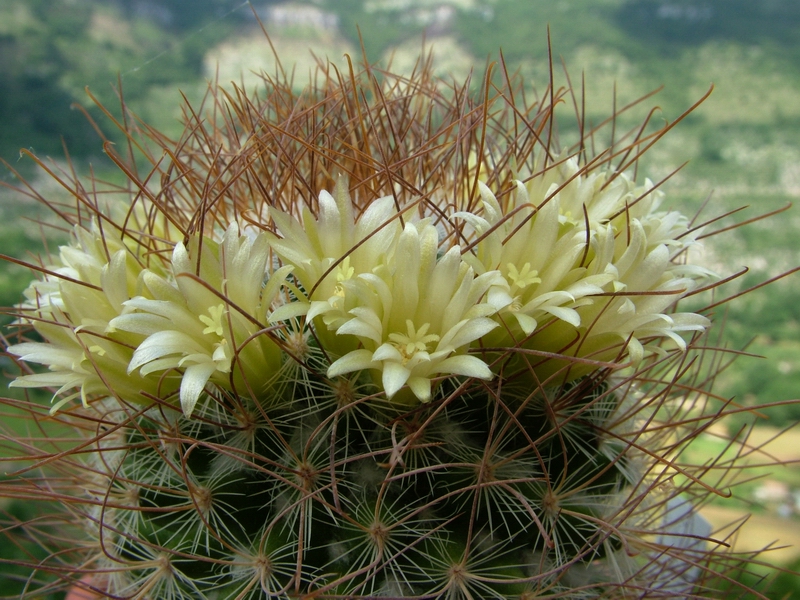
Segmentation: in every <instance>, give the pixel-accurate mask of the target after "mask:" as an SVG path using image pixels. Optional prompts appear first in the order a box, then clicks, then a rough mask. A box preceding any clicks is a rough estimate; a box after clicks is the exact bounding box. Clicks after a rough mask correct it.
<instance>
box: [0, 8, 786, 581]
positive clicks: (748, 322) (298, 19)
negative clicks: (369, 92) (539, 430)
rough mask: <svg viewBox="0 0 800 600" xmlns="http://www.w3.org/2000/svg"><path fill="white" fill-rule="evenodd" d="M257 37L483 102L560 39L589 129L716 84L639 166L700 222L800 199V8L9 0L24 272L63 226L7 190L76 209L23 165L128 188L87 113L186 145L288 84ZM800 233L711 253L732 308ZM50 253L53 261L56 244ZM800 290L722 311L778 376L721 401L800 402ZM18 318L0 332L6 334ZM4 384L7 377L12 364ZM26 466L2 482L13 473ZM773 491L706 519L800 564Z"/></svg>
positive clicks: (3, 79) (722, 243)
mask: <svg viewBox="0 0 800 600" xmlns="http://www.w3.org/2000/svg"><path fill="white" fill-rule="evenodd" d="M256 17H257V18H256ZM259 21H260V22H261V23H263V25H264V26H265V27H266V30H267V31H268V32H269V35H270V38H271V40H272V43H273V45H274V47H275V49H276V51H277V53H278V55H279V56H280V58H281V61H282V63H283V67H284V69H286V70H287V71H289V70H290V69H294V70H295V80H296V81H297V83H298V86H300V87H302V84H303V82H304V81H306V80H307V74H308V73H309V70H310V69H311V68H312V66H313V65H314V63H315V60H316V59H315V57H318V58H321V59H323V60H325V59H327V60H330V61H331V62H333V63H335V64H337V65H339V66H343V65H346V60H345V58H344V57H345V54H349V55H350V56H352V57H353V59H354V61H358V60H360V58H361V52H362V50H361V45H362V44H363V49H364V51H365V52H366V56H367V57H368V58H369V60H370V61H371V62H376V61H379V62H380V63H381V64H382V65H384V66H386V65H388V64H391V65H392V69H393V70H395V71H400V72H403V71H404V70H406V71H409V72H410V70H411V69H412V68H413V66H414V63H415V61H416V59H417V57H418V56H419V53H420V50H421V49H422V48H423V45H424V47H425V48H426V49H432V51H433V56H434V67H435V70H436V73H437V74H438V75H439V76H441V77H444V78H446V79H450V78H454V79H455V80H456V81H463V80H464V79H465V78H466V77H467V76H468V75H469V74H470V73H472V74H473V78H474V81H475V82H476V86H477V85H479V83H480V81H481V76H482V74H483V72H484V70H485V68H486V65H487V61H489V60H497V59H498V58H499V53H498V51H499V49H502V52H503V55H504V57H505V60H506V62H507V65H508V67H509V69H510V70H512V71H514V70H518V71H519V72H520V73H521V74H522V75H523V77H524V78H525V80H526V81H527V82H528V84H529V85H530V87H531V89H533V88H534V87H538V89H540V90H542V89H544V87H545V86H546V84H547V78H548V58H547V27H548V26H549V27H550V32H551V37H552V47H553V53H554V56H555V63H556V68H557V69H558V70H559V71H561V67H560V57H563V60H564V62H565V64H566V65H567V68H568V69H569V73H570V76H571V78H572V81H573V83H576V82H580V81H581V74H583V76H584V78H585V89H586V108H587V117H588V119H589V120H591V121H593V122H595V123H597V122H600V121H601V120H602V119H604V118H605V117H606V116H608V115H609V114H610V113H611V111H612V108H613V106H614V102H615V101H616V106H617V107H620V106H623V105H625V104H627V103H629V102H631V101H633V100H635V99H636V98H638V97H640V96H642V95H644V94H646V93H648V92H650V91H652V90H655V89H656V88H658V87H659V86H661V85H663V86H664V89H663V91H661V92H660V93H659V94H658V95H656V96H655V97H654V98H652V99H651V100H649V101H648V102H646V103H644V104H643V105H642V107H641V110H639V109H637V110H635V111H633V112H632V114H631V116H630V117H624V118H625V119H630V123H635V122H636V120H637V119H638V120H641V119H642V118H643V117H644V116H645V115H646V114H647V111H648V110H649V109H650V107H652V106H653V105H656V104H657V105H658V106H659V107H660V110H659V111H658V112H657V113H656V114H655V118H656V119H657V120H659V121H662V122H663V121H664V120H667V121H672V120H674V119H675V118H676V117H678V116H679V115H680V114H681V113H682V112H683V111H684V110H686V109H687V108H688V107H689V106H691V105H692V104H693V103H694V102H695V101H697V100H698V99H699V98H700V97H701V96H702V95H703V94H704V93H705V92H706V91H707V90H708V89H709V87H710V86H711V84H712V83H713V85H714V87H715V89H714V92H713V94H712V95H711V97H710V98H709V99H708V100H707V101H706V102H705V103H703V105H702V106H701V107H700V108H698V109H697V110H696V111H694V112H693V113H692V114H691V115H689V117H687V118H686V119H684V121H683V122H682V123H680V124H679V125H678V126H677V127H676V128H675V129H674V130H673V131H672V132H671V133H670V134H669V135H668V136H667V137H666V138H665V139H664V140H662V141H661V142H660V143H659V144H658V145H657V146H655V147H654V148H653V149H652V150H650V151H649V152H648V153H647V155H646V156H645V159H644V160H643V162H642V164H641V166H640V170H639V176H640V178H641V177H642V176H643V175H646V176H649V177H651V178H652V179H654V180H657V179H661V178H662V177H664V176H666V175H667V174H668V173H670V172H671V171H673V170H674V169H676V168H677V167H679V166H680V165H682V164H683V163H684V162H685V161H686V160H689V163H688V164H687V165H686V166H685V167H684V168H683V169H682V170H680V171H679V172H678V174H677V175H675V176H674V177H672V179H671V180H670V181H669V182H668V183H667V185H666V187H665V188H664V189H665V191H666V193H667V204H668V206H670V207H675V208H680V209H681V210H684V211H686V212H689V213H691V214H694V212H695V211H697V210H698V209H699V208H700V207H701V206H702V205H703V204H704V203H705V202H707V206H706V208H705V212H704V213H703V215H704V217H705V218H711V217H713V216H717V215H720V214H723V213H726V212H728V211H730V210H733V209H735V208H739V207H742V206H746V207H748V208H746V209H745V210H743V211H741V212H738V213H736V215H735V216H733V217H731V218H728V219H726V220H724V221H722V222H721V224H719V225H716V226H715V228H720V227H725V226H728V225H733V224H734V223H737V222H741V221H745V220H747V219H749V218H753V217H755V216H757V215H758V214H762V213H766V212H770V211H773V210H777V209H779V208H781V207H784V206H787V205H789V204H791V203H792V202H793V201H795V199H796V198H797V197H798V196H800V3H799V2H797V0H758V1H753V0H484V1H479V0H307V1H305V2H280V1H275V0H273V1H268V0H252V1H251V2H241V1H240V0H0V157H2V159H3V160H4V161H5V162H6V163H7V167H5V168H1V167H0V183H3V184H6V187H5V188H0V252H2V253H4V254H7V255H11V256H15V257H22V258H24V257H26V256H30V255H31V253H33V254H34V255H35V254H37V253H42V252H43V251H44V249H45V248H44V245H43V240H42V232H41V227H40V226H39V225H38V224H37V222H36V221H37V219H44V220H47V219H48V218H49V217H48V216H47V214H46V211H44V210H43V208H42V207H41V206H40V205H39V204H38V203H36V202H34V201H33V200H30V199H29V198H25V197H24V196H21V195H20V194H18V193H16V192H13V191H11V190H9V189H8V186H17V185H19V184H20V180H19V176H22V177H24V178H26V179H28V180H29V181H31V182H32V183H33V184H34V186H35V187H37V189H39V190H42V191H43V193H45V195H47V194H48V193H49V194H52V195H54V196H53V197H57V196H59V194H61V195H62V196H63V191H60V190H59V189H58V186H57V185H56V184H55V183H54V182H53V181H52V180H50V179H46V178H44V177H42V176H41V175H40V174H39V173H38V172H37V170H36V169H35V164H34V162H33V161H32V160H31V159H30V158H29V157H27V156H23V155H21V154H20V148H26V149H28V150H30V151H31V152H33V153H34V154H36V155H38V156H40V157H50V158H52V160H53V161H55V164H62V165H63V164H65V163H64V157H65V149H66V150H68V152H69V156H70V158H71V159H72V161H73V163H74V165H75V168H76V169H77V170H78V171H81V172H86V173H88V172H89V170H90V169H92V170H93V171H94V173H95V174H96V175H97V176H99V177H101V178H102V177H106V178H108V179H111V180H113V179H114V178H115V177H118V176H119V175H118V173H116V168H115V167H114V166H113V165H112V164H111V162H110V161H109V160H108V159H107V158H106V157H105V156H104V154H103V148H102V143H101V142H100V140H99V137H98V135H97V132H96V131H95V130H94V128H93V127H92V125H91V124H90V123H89V121H88V120H87V118H86V117H85V116H84V114H82V111H81V110H77V109H78V108H81V109H82V110H83V111H85V112H86V113H87V114H88V115H89V116H90V117H91V118H92V119H94V120H95V121H96V122H97V123H98V124H99V126H100V127H101V129H103V131H104V132H105V134H106V135H108V136H109V137H110V139H112V140H115V139H116V140H118V141H119V140H120V138H119V136H118V135H117V134H116V133H115V131H114V128H113V127H112V126H111V125H110V123H109V121H108V119H107V118H106V117H104V116H103V115H102V112H101V111H100V109H99V108H98V107H97V105H96V103H95V102H94V101H93V98H95V99H97V100H98V101H99V102H101V103H102V104H104V105H105V106H108V107H109V109H110V110H111V112H112V113H114V114H119V105H120V103H119V91H120V89H121V90H122V93H123V95H124V99H125V102H126V104H127V105H128V107H129V108H130V109H131V110H132V111H133V112H135V113H136V114H137V115H138V116H139V117H140V118H141V119H142V120H143V121H145V122H147V123H148V124H150V125H152V126H154V127H155V128H157V129H159V130H161V131H162V132H164V133H166V134H168V135H177V134H178V133H179V132H180V131H181V129H182V125H181V123H180V120H179V119H180V117H181V102H182V95H183V96H185V97H186V98H188V99H189V100H190V101H199V100H200V99H201V98H202V95H203V93H204V92H205V91H206V89H207V82H208V81H209V80H214V79H218V80H219V81H220V82H221V83H223V84H226V83H227V82H230V81H236V82H237V83H240V84H244V85H245V86H246V87H248V88H250V89H253V88H254V87H255V86H256V85H257V84H258V82H259V81H260V80H259V79H258V77H257V75H256V73H258V72H259V71H261V70H262V69H264V70H266V71H268V72H274V69H275V61H274V58H273V55H272V52H271V50H270V47H269V44H268V43H267V41H266V39H265V37H264V34H263V32H262V31H261V28H260V25H259ZM559 77H560V78H561V80H564V77H563V75H559ZM578 85H579V84H578ZM87 89H88V92H87ZM90 94H91V95H90ZM615 98H616V100H615ZM115 136H116V137H115ZM15 172H16V174H15ZM798 231H800V217H798V211H797V210H796V209H789V210H788V211H787V212H785V213H782V214H781V216H779V217H778V218H774V219H769V220H766V221H763V222H759V223H757V224H755V225H753V226H750V227H747V228H746V229H742V230H734V231H731V232H729V233H728V234H726V235H725V236H720V237H718V238H716V237H715V238H711V239H709V240H708V241H707V243H706V247H705V257H704V260H705V262H706V266H708V267H709V268H711V269H713V270H715V271H716V272H718V273H720V274H721V275H723V276H725V275H728V274H731V273H733V272H736V271H738V270H740V269H741V268H742V267H744V266H749V267H750V271H749V272H748V273H747V275H745V276H744V277H742V278H740V279H739V280H737V282H734V283H732V284H729V285H727V286H726V287H724V288H723V289H722V292H723V293H724V294H725V295H731V294H734V293H736V292H737V291H738V290H741V289H745V288H746V287H749V286H752V285H756V284H758V283H760V282H762V281H765V280H767V279H769V278H771V277H774V276H776V275H778V274H779V273H781V272H783V271H785V270H787V269H790V268H793V267H795V266H797V265H800V242H798V240H797V235H798V234H797V232H798ZM48 237H49V240H48V241H49V244H50V246H49V247H50V249H51V250H52V249H54V248H55V246H56V245H57V240H56V241H54V240H53V236H52V234H51V233H48ZM30 277H31V276H30V273H29V272H28V271H26V270H25V269H23V268H21V267H17V266H15V265H13V264H10V263H2V264H0V305H3V306H11V305H13V304H15V303H16V302H18V301H19V298H20V294H21V292H22V290H23V289H24V288H25V287H26V286H27V284H28V282H29V280H30ZM799 291H800V281H799V280H798V279H797V277H794V278H792V277H790V278H787V279H785V280H782V281H779V282H777V283H775V284H773V285H771V286H770V287H769V288H768V289H766V290H761V291H760V292H756V293H754V294H752V295H748V296H746V297H745V298H743V299H741V300H740V301H738V302H737V303H736V304H735V306H733V307H732V308H731V310H730V311H728V312H727V313H724V314H723V312H722V309H720V312H718V313H717V320H718V321H722V320H723V317H724V320H725V328H724V333H723V334H722V343H724V344H727V345H728V346H729V347H731V348H738V349H741V348H744V347H747V350H748V352H750V353H752V354H755V355H760V356H763V357H767V358H768V359H769V360H764V359H759V358H756V357H752V358H749V357H744V358H742V359H740V360H739V361H737V363H736V365H735V366H734V367H733V368H731V369H728V371H727V372H726V373H725V374H724V375H723V376H722V377H721V378H720V380H719V382H718V383H719V385H718V387H717V391H718V393H719V394H720V395H721V396H723V397H735V398H736V401H737V402H739V403H742V404H755V403H758V404H764V403H771V402H781V401H784V400H789V399H793V398H797V397H798V396H800V335H798V334H799V333H800V302H798V301H797V296H798V292H799ZM10 320H11V319H10V317H6V316H1V315H0V324H2V325H5V324H8V323H9V322H10ZM0 360H5V359H0ZM0 366H2V367H3V369H4V370H5V371H9V370H10V367H11V364H10V363H9V362H8V361H6V362H5V363H2V365H0ZM42 401H43V402H47V401H48V398H47V397H43V398H42ZM798 419H800V405H794V404H785V405H781V406H776V407H773V408H769V409H765V410H761V411H760V412H759V415H758V416H753V415H746V416H745V415H743V416H740V417H736V418H733V417H730V418H728V419H726V421H725V423H724V425H721V427H722V428H723V429H724V430H725V431H717V432H710V433H709V434H707V435H704V436H701V437H700V438H698V440H697V442H696V443H695V444H694V445H693V446H692V448H693V451H696V452H697V453H698V456H703V455H704V453H706V454H707V455H709V456H711V455H713V456H716V455H717V454H718V452H720V451H721V449H722V448H724V446H725V442H724V441H723V439H722V435H723V434H724V433H730V434H734V435H735V434H737V433H738V432H740V431H742V430H743V428H744V431H745V433H748V434H749V435H751V436H752V437H751V440H753V441H754V443H767V442H768V441H769V440H771V439H772V438H774V437H775V435H776V434H777V433H778V432H779V431H781V430H783V429H791V428H792V426H793V425H794V424H795V423H796V422H797V421H798ZM750 424H754V425H755V428H754V429H752V431H751V430H750V429H749V425H750ZM20 427H23V426H22V425H21V426H20ZM767 448H768V451H769V452H770V454H771V455H772V456H773V457H778V458H780V459H782V460H785V461H787V462H792V461H797V460H800V431H794V430H790V431H789V432H788V434H787V435H784V436H782V437H781V439H780V440H777V441H773V442H771V443H769V445H768V446H767ZM0 453H2V441H1V440H0ZM752 460H753V461H756V462H757V461H759V457H758V456H755V455H754V456H753V459H752ZM762 462H768V461H766V460H763V461H762ZM11 464H13V463H6V464H5V465H4V468H3V469H2V470H3V471H4V472H10V471H11V470H12V469H11V468H10V467H9V465H11ZM750 475H752V473H751V474H750ZM761 475H763V476H762V477H760V478H758V479H755V480H752V481H748V482H742V483H741V484H740V485H739V486H738V488H737V490H736V495H737V497H738V500H736V501H732V500H724V499H721V500H719V501H717V502H714V503H712V504H710V505H709V506H707V507H706V508H705V509H704V514H705V515H706V518H708V519H709V521H711V522H712V524H714V525H715V526H722V525H723V524H724V523H728V522H730V521H733V520H735V519H737V518H740V517H745V516H747V515H751V517H750V520H749V522H748V524H747V526H746V528H745V531H746V532H747V534H746V535H742V536H740V539H739V541H738V542H737V543H738V544H740V546H741V547H742V548H751V547H752V548H756V547H763V546H765V545H768V544H770V543H771V542H773V541H775V540H778V539H779V540H780V542H781V544H789V545H791V547H789V548H786V549H783V550H779V551H776V552H775V553H774V554H773V555H770V556H771V559H770V560H772V561H773V562H774V561H777V562H785V563H787V564H789V563H791V562H792V561H796V560H797V559H798V558H799V557H800V517H798V515H800V470H798V469H797V468H796V467H792V466H787V467H786V468H785V469H778V470H776V469H774V468H770V469H765V470H764V471H763V473H761ZM0 476H2V474H0ZM0 508H3V509H4V510H22V508H19V507H17V508H15V507H8V506H5V507H0ZM22 550H24V549H22ZM16 551H20V549H0V553H3V552H16ZM795 566H798V565H797V564H796V565H795ZM0 579H2V575H0ZM0 583H2V581H0ZM8 585H11V584H10V583H9V584H8ZM787 585H788V584H787ZM0 589H2V592H0V595H2V594H4V593H6V592H5V588H4V587H2V586H0ZM9 589H10V588H9ZM798 593H800V591H798Z"/></svg>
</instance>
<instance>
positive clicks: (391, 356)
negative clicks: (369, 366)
mask: <svg viewBox="0 0 800 600" xmlns="http://www.w3.org/2000/svg"><path fill="white" fill-rule="evenodd" d="M372 360H374V361H376V362H377V361H382V360H392V361H398V362H399V361H402V360H403V355H402V354H400V351H399V350H398V349H397V348H395V347H394V346H393V345H392V344H382V345H381V346H380V347H379V348H378V349H377V350H375V352H374V353H373V354H372Z"/></svg>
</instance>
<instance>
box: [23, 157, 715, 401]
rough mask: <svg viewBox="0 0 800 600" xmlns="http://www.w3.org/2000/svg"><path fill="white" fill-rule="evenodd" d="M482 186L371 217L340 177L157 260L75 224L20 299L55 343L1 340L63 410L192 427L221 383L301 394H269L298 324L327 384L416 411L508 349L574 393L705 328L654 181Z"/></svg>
mask: <svg viewBox="0 0 800 600" xmlns="http://www.w3.org/2000/svg"><path fill="white" fill-rule="evenodd" d="M479 191H480V199H481V202H480V204H479V205H477V207H476V208H475V209H474V210H458V211H453V212H452V214H438V215H425V214H423V213H422V211H420V210H414V207H413V206H412V207H410V208H409V207H398V206H396V200H395V199H394V197H393V196H384V197H381V198H378V199H376V200H374V201H372V202H370V203H368V205H367V206H366V207H365V208H364V209H363V211H361V212H360V214H358V213H359V209H358V207H359V206H360V205H359V204H358V203H356V202H353V200H352V199H351V196H350V193H349V190H348V189H347V184H346V181H345V179H344V178H340V179H339V180H338V182H337V183H336V185H335V187H334V190H333V192H334V193H333V195H331V194H330V193H329V192H327V191H325V190H323V191H321V192H320V194H319V199H318V206H319V209H318V211H317V212H316V214H314V213H312V212H311V211H310V210H309V209H308V208H306V209H305V210H304V211H303V212H302V215H301V216H300V217H295V216H292V215H291V214H289V213H287V212H284V211H282V210H280V209H279V208H277V207H272V208H271V209H270V210H269V211H268V220H265V222H263V223H260V224H259V225H260V226H261V227H263V229H265V231H261V230H257V229H255V228H253V227H252V226H248V227H247V228H240V226H239V224H238V223H237V222H236V221H235V220H234V221H232V222H231V223H229V224H228V226H227V227H226V228H225V229H224V230H220V231H219V232H218V233H212V234H210V235H209V234H205V235H199V234H198V235H193V236H191V237H190V239H188V240H186V241H185V242H184V241H175V242H172V243H170V244H168V245H171V246H172V258H171V260H169V261H160V262H156V263H153V264H150V265H146V264H144V262H143V260H142V257H140V256H137V255H136V253H135V247H133V248H132V247H129V246H130V244H129V245H126V244H125V242H124V240H123V239H122V237H118V238H115V237H114V236H113V235H110V234H108V233H107V232H106V233H105V234H103V233H102V232H101V231H100V229H99V227H98V226H97V224H94V225H92V226H91V227H89V228H83V227H81V226H77V227H75V229H74V231H73V239H72V242H71V243H70V244H69V245H66V246H63V247H62V248H61V252H60V254H59V257H58V261H57V263H56V264H54V265H52V266H49V267H48V269H47V272H48V273H50V274H49V275H48V276H46V277H45V278H44V280H43V281H37V282H34V283H33V284H32V285H31V286H30V288H29V289H28V290H27V291H26V297H27V302H26V304H25V305H23V307H22V308H23V309H24V314H25V318H26V319H28V320H29V321H30V322H31V323H33V326H34V328H35V329H36V330H37V331H38V333H39V334H40V335H41V336H42V337H43V338H44V340H45V341H43V342H26V343H21V344H16V345H12V346H10V347H9V348H8V351H9V352H10V353H12V354H15V355H17V356H19V357H20V358H21V359H22V360H25V361H28V362H34V363H39V364H43V365H46V366H47V367H48V369H49V372H46V373H37V374H30V375H25V376H22V377H19V378H17V379H16V380H15V381H14V382H13V383H12V384H11V385H13V386H18V387H53V386H58V392H57V395H58V394H61V393H62V392H65V391H68V390H74V392H73V393H72V394H68V395H66V396H64V397H63V398H62V399H60V400H59V401H58V403H57V404H56V405H54V410H55V409H57V408H59V407H60V406H62V405H63V404H64V403H66V402H68V401H69V400H71V399H72V398H74V397H76V396H78V395H79V396H80V397H81V398H82V399H83V401H84V403H85V402H86V401H87V397H89V396H90V395H91V394H94V393H103V394H112V395H115V396H117V397H118V398H119V399H121V400H123V401H126V402H138V403H142V402H151V401H153V400H154V399H160V400H166V401H171V399H172V398H176V399H177V400H178V401H179V402H180V405H181V408H182V410H183V412H184V414H185V415H187V416H190V415H191V414H192V413H193V411H194V409H195V406H196V404H197V402H198V400H199V399H200V398H201V396H202V395H203V392H204V390H207V389H209V386H213V387H214V388H216V389H219V390H222V391H224V392H230V393H236V394H250V395H252V396H253V397H257V398H260V399H262V401H263V402H265V403H267V404H269V403H273V402H280V401H289V400H288V399H286V398H281V397H280V393H278V392H276V391H275V389H277V388H276V382H277V380H278V379H280V374H281V369H282V366H283V365H284V363H286V362H287V361H289V360H292V359H297V358H298V357H292V358H290V355H291V353H290V352H287V351H285V350H286V344H285V341H284V339H283V337H282V335H281V331H285V330H287V329H291V330H293V331H301V332H304V335H305V336H306V337H308V338H309V339H313V340H314V343H312V346H313V345H314V344H316V345H318V346H319V350H320V351H321V352H322V354H323V355H324V356H325V357H327V360H328V364H327V370H326V373H325V376H326V377H327V378H329V379H335V378H338V377H342V376H346V375H349V374H353V373H355V374H359V375H363V376H364V377H367V378H368V379H369V381H370V382H371V383H373V384H374V385H375V386H377V388H378V389H379V390H381V391H382V392H383V393H384V394H385V398H386V399H388V400H392V401H395V402H398V403H401V404H404V405H408V404H409V403H413V402H428V401H430V400H431V399H432V398H433V397H434V395H435V393H436V390H437V386H438V384H439V383H440V382H441V381H443V380H444V379H447V378H460V379H465V378H466V379H475V380H491V379H492V378H494V377H496V376H497V373H498V372H499V365H500V364H503V365H505V367H504V368H508V365H507V364H506V363H505V362H502V361H501V360H500V357H504V356H506V355H508V354H511V355H514V356H515V357H516V360H517V362H519V361H525V368H526V369H528V370H529V372H530V375H531V376H532V377H533V378H534V380H535V383H534V384H533V385H546V384H547V383H548V381H550V379H549V378H553V377H558V381H559V382H560V383H563V382H564V381H569V380H572V379H575V378H577V377H579V376H580V375H583V374H585V373H587V372H588V371H591V370H595V369H597V368H598V367H600V366H605V367H616V368H620V367H624V366H632V367H636V366H637V365H638V364H639V363H641V361H642V360H644V359H645V358H646V357H647V356H648V355H649V354H652V353H653V352H664V351H665V345H664V343H663V342H664V341H665V340H669V341H670V342H671V344H672V347H673V348H674V349H677V350H684V349H685V348H686V341H685V338H684V336H685V335H687V334H688V335H691V334H693V333H696V332H702V331H703V330H704V329H705V327H706V326H707V325H708V320H707V319H706V318H705V317H703V316H701V315H698V314H694V313H676V312H674V311H673V310H672V309H673V307H674V306H675V304H676V303H677V301H678V300H679V299H680V298H682V297H684V296H685V295H686V294H688V293H690V292H692V291H694V290H695V289H697V288H698V286H701V285H702V284H703V282H704V281H706V280H707V279H708V278H709V277H710V276H711V274H710V273H709V272H708V271H706V270H705V269H702V268H700V267H697V266H693V265H687V264H686V261H685V257H686V251H687V249H688V248H689V247H690V246H692V245H693V244H695V243H696V235H697V230H692V229H691V228H690V227H689V224H688V221H687V219H686V218H685V217H684V216H682V215H681V214H680V213H677V212H665V211H661V210H659V205H660V203H661V199H662V194H661V192H660V191H658V190H656V189H654V186H653V184H652V183H651V182H649V181H646V182H645V183H644V185H641V186H637V185H636V184H635V183H634V182H633V181H631V180H630V179H629V178H628V177H627V176H626V175H625V174H624V173H616V172H612V171H610V170H607V171H602V170H594V171H592V172H591V173H588V174H587V173H586V172H584V170H583V169H581V168H580V166H579V165H578V162H577V161H576V160H575V158H573V157H566V158H563V159H560V160H558V161H555V162H554V163H553V164H552V165H550V166H549V167H548V168H545V169H542V170H540V171H538V172H536V173H534V174H533V175H531V176H529V177H528V178H527V179H526V180H525V181H515V182H514V186H513V188H512V189H510V190H502V192H503V193H502V198H503V200H502V201H500V200H498V198H497V196H496V195H495V193H493V192H492V190H491V189H490V188H489V187H488V186H487V185H485V184H483V183H480V184H479ZM404 208H405V210H404ZM443 221H445V222H447V223H449V229H450V231H451V232H457V233H458V236H457V237H456V236H455V235H445V233H444V231H443V230H444V228H443V227H442V222H443ZM456 240H457V241H458V242H459V243H456ZM520 357H522V358H520ZM537 357H538V358H537ZM545 358H546V360H545ZM300 359H302V357H300ZM278 387H280V386H278Z"/></svg>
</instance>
